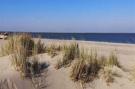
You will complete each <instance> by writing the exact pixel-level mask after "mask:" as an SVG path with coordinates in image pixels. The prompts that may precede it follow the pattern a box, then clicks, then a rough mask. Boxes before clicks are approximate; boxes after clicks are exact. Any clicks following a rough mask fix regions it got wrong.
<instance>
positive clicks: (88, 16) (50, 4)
mask: <svg viewBox="0 0 135 89" xmlns="http://www.w3.org/2000/svg"><path fill="white" fill-rule="evenodd" d="M0 31H36V32H39V31H40V32H130V33H131V32H134V33H135V0H0Z"/></svg>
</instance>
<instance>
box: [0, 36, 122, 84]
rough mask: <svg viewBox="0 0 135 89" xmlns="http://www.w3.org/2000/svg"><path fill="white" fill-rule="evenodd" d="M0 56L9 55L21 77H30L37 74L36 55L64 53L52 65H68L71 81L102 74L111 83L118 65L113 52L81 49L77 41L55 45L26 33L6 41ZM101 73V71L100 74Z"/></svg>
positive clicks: (38, 63) (39, 67)
mask: <svg viewBox="0 0 135 89" xmlns="http://www.w3.org/2000/svg"><path fill="white" fill-rule="evenodd" d="M1 52H2V53H3V54H2V55H11V61H12V65H13V66H14V67H15V69H16V70H17V71H19V72H20V74H21V76H23V77H32V76H35V75H36V74H38V73H40V70H41V64H40V62H39V59H38V54H40V53H47V54H48V55H50V56H51V57H52V58H53V57H55V56H56V55H58V52H61V53H62V54H63V57H62V59H61V60H58V61H57V63H56V65H55V68H56V69H60V68H62V67H64V68H67V67H70V68H71V71H70V78H71V80H73V81H74V82H81V83H83V84H84V83H88V82H90V81H93V80H94V79H95V78H99V77H100V75H102V77H103V79H104V80H105V81H106V82H107V83H110V82H113V81H114V76H115V73H113V72H112V68H113V67H114V66H115V67H118V68H121V66H120V63H119V61H118V58H117V56H116V54H115V53H111V54H110V56H109V57H106V56H104V55H101V56H99V55H98V54H97V51H94V50H91V51H90V52H88V51H86V50H85V49H80V47H79V44H78V43H76V42H72V43H71V44H70V45H68V46H67V45H54V44H51V45H49V46H46V45H45V44H44V43H42V41H41V40H40V39H39V40H38V41H36V42H35V41H34V39H33V38H32V37H31V36H30V35H29V34H21V35H13V36H11V37H10V38H9V39H8V40H7V43H6V44H5V45H4V46H2V48H1ZM100 73H101V74H100Z"/></svg>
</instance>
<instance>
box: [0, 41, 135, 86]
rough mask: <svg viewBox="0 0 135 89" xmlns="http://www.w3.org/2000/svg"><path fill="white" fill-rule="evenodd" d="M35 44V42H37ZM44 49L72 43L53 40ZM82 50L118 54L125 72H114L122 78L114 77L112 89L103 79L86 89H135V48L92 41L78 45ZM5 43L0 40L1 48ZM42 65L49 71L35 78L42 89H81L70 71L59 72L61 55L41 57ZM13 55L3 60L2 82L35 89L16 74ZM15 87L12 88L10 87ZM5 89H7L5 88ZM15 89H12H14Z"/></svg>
mask: <svg viewBox="0 0 135 89" xmlns="http://www.w3.org/2000/svg"><path fill="white" fill-rule="evenodd" d="M35 40H36V39H35ZM42 42H44V43H45V45H50V44H55V45H63V44H70V43H71V42H72V41H69V40H51V39H42ZM75 42H77V43H78V44H79V47H80V48H84V49H86V50H88V51H90V50H91V49H95V50H96V51H97V53H98V55H105V56H109V54H110V53H111V52H115V53H116V54H117V57H118V61H119V62H120V64H121V66H122V68H123V70H122V69H117V68H114V70H115V71H117V72H118V73H119V75H120V77H115V81H114V82H113V83H111V84H110V85H109V86H108V85H107V84H106V83H105V81H104V80H102V78H96V79H95V80H94V81H92V82H90V83H87V84H86V87H85V88H86V89H135V82H134V81H133V78H132V70H133V68H135V44H122V43H107V42H91V41H75ZM5 43H6V40H0V46H1V45H4V44H5ZM38 56H39V61H40V62H41V63H42V62H46V63H47V64H48V67H47V68H46V69H44V71H43V72H42V74H41V75H42V76H40V77H38V78H35V79H36V80H37V82H38V83H35V85H36V84H39V85H41V87H40V89H82V87H81V85H80V84H79V83H75V82H73V81H72V80H71V79H70V78H69V76H70V75H69V72H70V67H68V68H61V69H59V70H56V69H55V68H54V67H55V64H56V62H57V60H58V59H59V58H61V56H62V54H58V55H56V56H55V57H53V58H51V57H50V56H49V55H47V53H43V54H39V55H38ZM10 57H11V55H8V56H2V57H0V79H1V80H4V79H7V80H8V82H9V83H8V84H9V86H11V85H14V87H15V89H35V88H34V86H35V85H34V86H33V84H34V83H33V84H32V81H31V80H30V79H27V78H26V79H23V78H21V77H20V75H19V73H18V72H17V71H15V70H14V68H13V67H12V65H11V62H10ZM11 83H12V84H11ZM5 89H6V88H5ZM11 89H12V88H11Z"/></svg>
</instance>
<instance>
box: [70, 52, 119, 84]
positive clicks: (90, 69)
mask: <svg viewBox="0 0 135 89" xmlns="http://www.w3.org/2000/svg"><path fill="white" fill-rule="evenodd" d="M113 66H116V67H119V62H118V59H117V56H116V55H115V54H111V55H110V56H109V57H108V58H107V57H105V56H101V57H98V55H97V53H96V52H93V51H91V53H86V52H84V51H82V53H81V54H80V57H79V59H78V60H76V61H75V63H74V64H73V65H72V68H71V76H70V77H71V79H72V80H73V81H75V82H76V81H80V82H81V83H87V82H89V81H92V80H93V79H94V78H95V77H97V76H98V75H99V73H100V72H99V71H100V70H103V75H104V79H105V80H106V82H107V83H108V82H113V80H114V78H113V76H114V73H113V72H112V69H111V68H113ZM119 68H120V67H119Z"/></svg>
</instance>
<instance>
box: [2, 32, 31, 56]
mask: <svg viewBox="0 0 135 89" xmlns="http://www.w3.org/2000/svg"><path fill="white" fill-rule="evenodd" d="M18 43H20V45H22V46H23V47H26V46H27V48H26V49H27V50H29V53H28V55H30V54H31V51H32V48H33V46H34V41H33V39H32V37H31V36H30V35H28V34H21V35H13V36H11V37H9V38H8V41H7V43H6V44H5V45H4V46H3V47H2V48H1V53H2V55H9V54H13V53H14V51H15V50H16V48H17V46H18Z"/></svg>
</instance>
